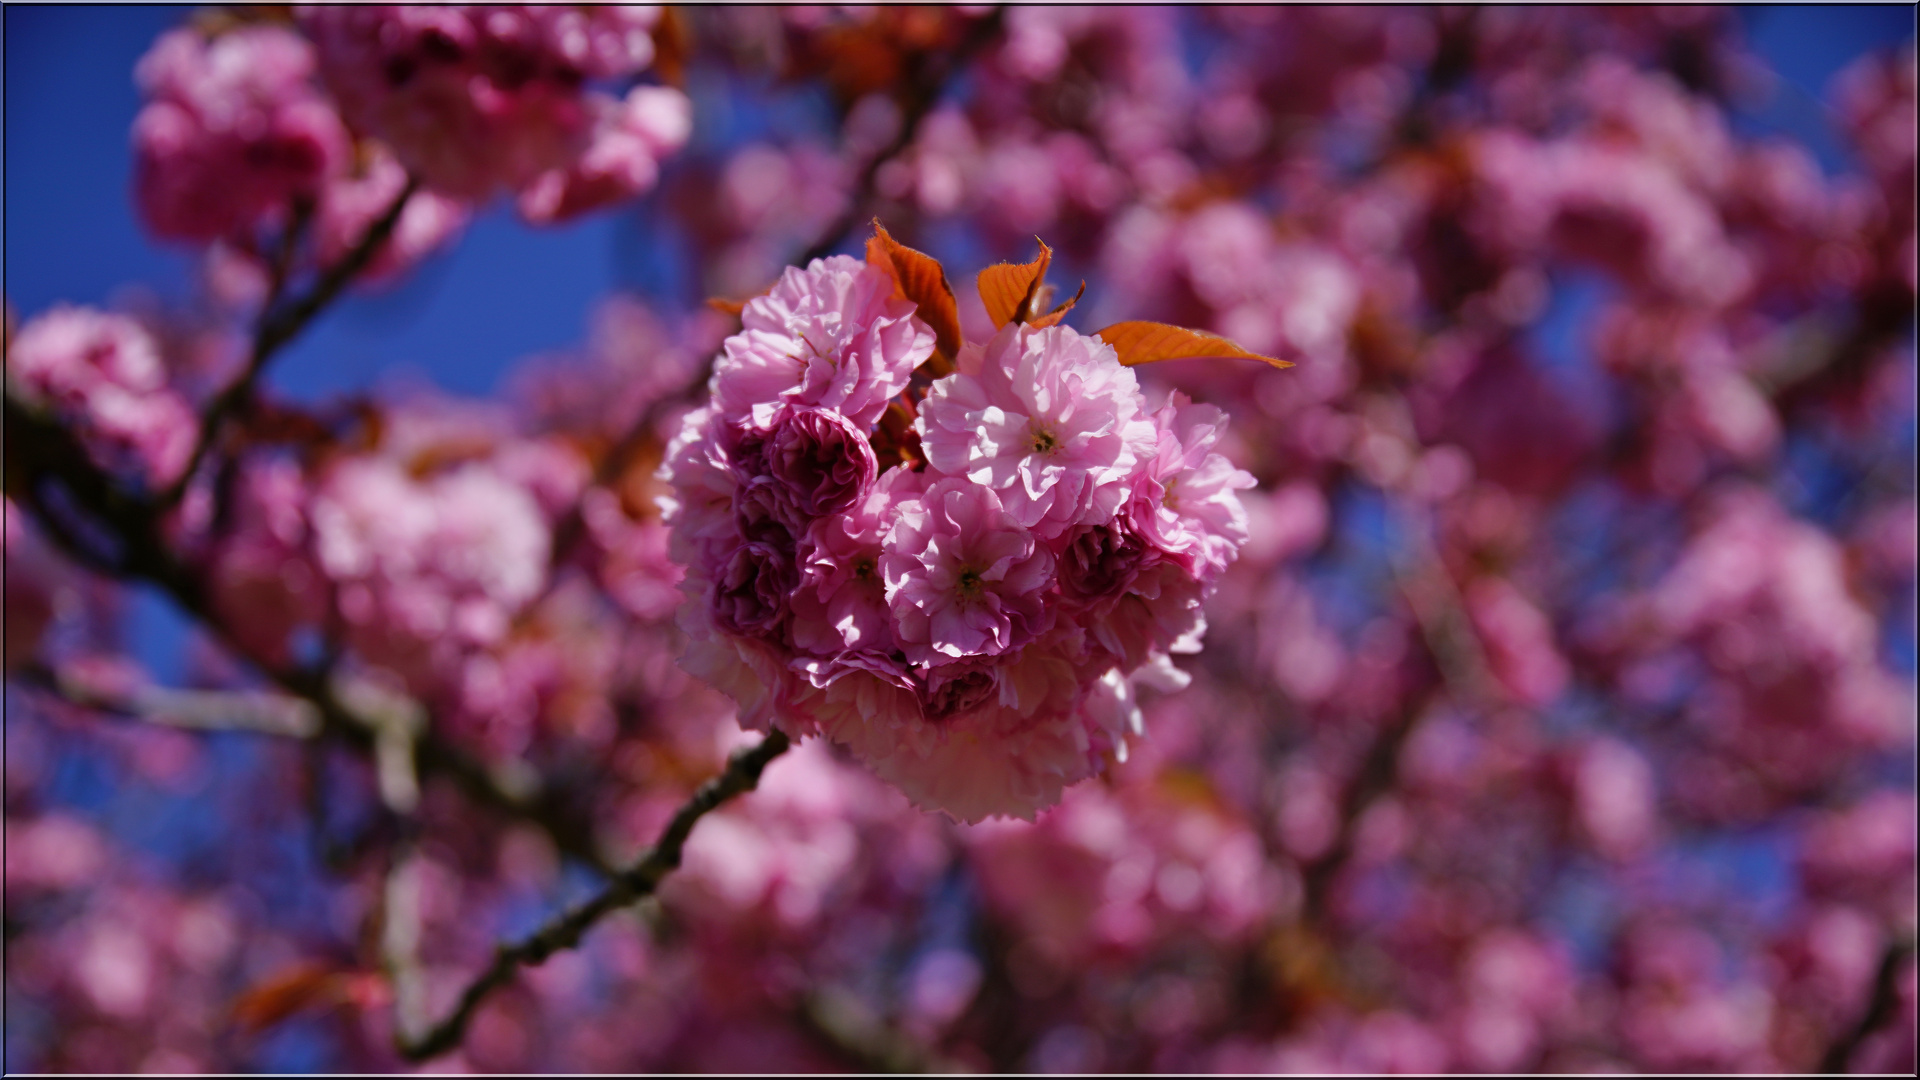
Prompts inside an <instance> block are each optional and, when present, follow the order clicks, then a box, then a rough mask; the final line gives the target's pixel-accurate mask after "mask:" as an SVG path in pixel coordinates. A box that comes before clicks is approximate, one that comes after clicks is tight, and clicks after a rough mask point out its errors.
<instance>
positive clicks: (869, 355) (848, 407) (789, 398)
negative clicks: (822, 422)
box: [713, 255, 933, 428]
mask: <svg viewBox="0 0 1920 1080" xmlns="http://www.w3.org/2000/svg"><path fill="white" fill-rule="evenodd" d="M913 311H914V305H913V304H912V303H910V302H908V301H906V300H898V299H895V298H894V296H893V279H892V278H890V277H888V276H887V274H885V273H884V272H882V271H880V270H878V269H876V268H874V267H871V266H868V265H867V264H865V263H863V262H860V261H859V260H857V259H852V258H849V257H847V256H845V255H835V256H833V257H831V258H827V259H816V260H814V262H813V263H812V264H811V265H809V266H808V267H807V268H806V269H805V270H800V269H798V268H793V267H789V268H788V269H787V271H786V273H785V274H783V275H781V277H780V281H779V283H778V284H776V285H775V286H774V287H773V290H772V291H771V292H769V293H768V294H767V295H765V296H762V297H757V298H755V299H754V300H752V301H751V302H749V303H748V304H747V306H746V309H745V310H744V311H743V312H742V313H741V325H742V329H741V331H740V333H738V334H735V335H734V336H732V337H730V338H728V339H727V341H726V345H725V347H724V352H723V353H722V354H721V356H720V358H719V359H718V360H717V361H716V362H715V363H714V369H713V397H714V403H715V404H716V405H717V406H718V407H719V410H720V414H721V415H722V416H723V417H725V418H726V419H727V420H729V421H733V422H735V423H748V422H751V423H753V424H754V425H756V426H758V427H761V428H767V427H770V426H772V422H773V418H774V416H775V414H776V413H777V412H778V411H779V409H780V408H781V406H783V405H787V404H793V405H814V406H818V407H820V408H824V409H835V410H838V411H839V412H840V413H841V414H843V415H844V416H846V418H847V419H848V420H849V421H851V422H852V423H853V424H855V425H857V426H859V427H862V428H865V427H868V426H871V425H872V424H873V423H874V422H875V421H877V420H879V419H880V414H881V413H882V412H884V411H885V410H886V407H887V401H888V400H889V399H891V398H892V397H893V396H894V395H896V394H898V393H899V392H900V391H902V390H904V389H906V385H907V379H908V378H909V377H910V376H911V375H912V374H913V369H914V368H916V367H919V366H920V364H921V363H922V362H923V361H925V360H926V359H927V357H929V356H932V355H933V331H932V330H930V329H928V328H927V325H926V324H925V323H922V322H920V321H919V320H918V319H915V318H913Z"/></svg>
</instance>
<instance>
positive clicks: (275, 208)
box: [133, 26, 349, 240]
mask: <svg viewBox="0 0 1920 1080" xmlns="http://www.w3.org/2000/svg"><path fill="white" fill-rule="evenodd" d="M313 69H314V58H313V50H312V48H311V47H310V46H309V45H308V44H307V43H306V41H305V40H303V39H302V38H301V37H300V36H299V35H297V34H294V33H291V32H289V31H287V30H284V29H282V28H280V27H275V26H247V27H241V28H239V29H236V30H232V31H230V32H228V33H225V34H222V35H220V36H219V37H216V38H214V39H213V40H211V41H209V40H206V39H205V38H203V37H201V36H200V34H198V33H196V32H195V31H192V30H174V31H170V32H168V33H166V34H163V35H161V37H160V39H159V40H158V41H157V42H155V43H154V46H153V48H152V49H151V50H149V51H148V52H147V54H146V56H144V57H142V58H141V60H140V65H139V67H138V68H136V69H135V73H134V77H135V78H136V79H137V80H138V81H139V83H140V88H141V89H142V90H143V91H144V92H145V93H146V95H147V97H148V99H149V100H148V104H147V105H146V107H145V108H143V109H141V110H140V115H139V116H137V117H136V118H135V119H134V122H133V150H134V192H135V197H136V201H137V202H138V204H139V207H140V212H141V216H142V217H144V218H145V219H146V222H147V225H148V226H149V227H150V228H152V229H153V231H154V232H156V233H158V234H159V235H161V236H163V237H167V238H169V239H177V240H215V239H219V238H222V237H228V236H233V235H235V234H244V233H245V232H246V231H247V230H249V229H251V228H252V227H253V226H255V225H256V224H258V223H259V222H261V221H262V220H264V219H266V218H268V217H270V216H275V215H284V214H285V213H286V212H287V210H288V207H289V205H290V203H291V202H292V200H293V199H294V198H296V197H300V196H306V197H309V198H311V197H314V196H317V195H318V194H319V192H320V188H321V186H322V185H323V184H324V183H325V181H326V180H327V178H328V177H329V176H330V175H332V174H333V173H334V172H336V171H338V170H339V168H340V167H341V166H342V165H343V164H344V162H345V161H346V158H347V156H348V152H349V145H348V144H349V140H348V136H347V131H346V128H345V127H344V126H343V125H342V124H341V123H340V118H339V117H338V116H336V115H335V114H334V111H333V107H332V106H331V105H329V104H328V103H327V102H326V100H325V99H323V98H322V97H321V96H320V94H319V92H318V90H317V88H316V87H315V86H314V85H313V81H312V76H313Z"/></svg>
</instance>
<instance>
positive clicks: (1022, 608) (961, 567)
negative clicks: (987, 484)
mask: <svg viewBox="0 0 1920 1080" xmlns="http://www.w3.org/2000/svg"><path fill="white" fill-rule="evenodd" d="M1053 564H1054V560H1053V555H1052V553H1051V552H1049V551H1048V550H1047V549H1046V548H1045V547H1044V546H1042V545H1040V544H1038V543H1036V542H1035V537H1034V534H1033V533H1032V532H1031V531H1029V530H1028V529H1026V528H1024V527H1022V526H1021V525H1020V523H1019V522H1018V521H1016V520H1014V518H1013V517H1012V515H1010V514H1008V513H1007V511H1006V510H1005V509H1004V508H1003V507H1002V506H1001V503H1000V499H999V497H998V496H996V495H995V494H994V493H993V492H992V491H990V490H988V489H986V488H982V487H978V486H975V485H972V484H969V483H966V482H965V481H961V480H942V481H940V482H939V483H937V484H934V485H933V486H932V487H930V488H928V489H927V493H926V494H925V495H923V496H921V497H920V498H919V499H917V500H914V501H911V502H908V503H906V504H904V505H902V506H901V507H900V516H899V519H898V520H897V521H895V522H894V526H893V530H892V531H891V532H890V533H888V535H887V543H886V552H885V554H884V555H882V556H881V559H880V568H881V572H882V573H883V574H884V575H885V576H886V582H887V603H888V605H889V606H890V607H891V608H892V610H893V614H894V618H895V619H897V620H898V621H899V630H900V644H901V647H902V648H903V649H905V650H906V654H907V658H908V659H910V660H912V661H914V662H915V663H928V664H938V663H941V662H943V661H945V660H950V659H961V658H965V657H970V656H997V655H999V654H1001V653H1004V652H1006V651H1008V650H1010V649H1016V648H1018V647H1020V646H1021V645H1024V644H1026V643H1027V642H1028V641H1030V640H1032V639H1033V637H1034V636H1035V635H1036V634H1038V633H1040V632H1041V631H1043V630H1045V629H1046V628H1047V625H1048V624H1049V623H1050V622H1051V621H1052V612H1051V611H1050V610H1049V609H1048V607H1047V605H1046V603H1045V599H1044V597H1043V595H1042V593H1043V591H1044V590H1045V589H1046V588H1047V586H1048V585H1050V584H1051V583H1052V580H1053Z"/></svg>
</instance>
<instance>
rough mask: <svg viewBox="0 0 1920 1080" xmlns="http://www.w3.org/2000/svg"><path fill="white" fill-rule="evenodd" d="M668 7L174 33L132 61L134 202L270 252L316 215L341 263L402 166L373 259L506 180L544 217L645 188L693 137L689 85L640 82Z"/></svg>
mask: <svg viewBox="0 0 1920 1080" xmlns="http://www.w3.org/2000/svg"><path fill="white" fill-rule="evenodd" d="M660 18H661V13H660V9H659V8H658V7H644V6H641V7H634V6H626V7H594V8H571V7H499V6H485V7H482V6H472V7H467V6H449V7H412V6H377V5H376V6H356V7H352V8H334V7H311V8H301V9H299V10H298V11H296V12H294V13H293V17H292V18H291V19H290V20H289V19H285V18H282V17H278V16H273V15H258V16H253V17H250V18H244V19H243V18H234V17H223V18H222V19H210V20H205V21H203V22H202V23H201V24H200V25H198V26H195V27H191V28H183V29H179V30H173V31H169V32H168V33H167V34H165V35H163V36H162V37H161V38H160V40H159V41H158V42H156V43H155V44H154V47H153V48H152V49H151V50H150V51H149V52H148V54H147V55H146V56H145V57H144V58H142V60H141V62H140V64H139V67H138V68H137V70H136V72H135V75H136V80H137V82H138V83H139V85H140V88H141V90H142V92H143V93H144V95H145V97H146V105H145V106H144V108H143V109H142V110H141V112H140V115H139V117H138V118H137V119H136V121H135V123H134V128H133V145H134V158H135V184H134V186H135V193H136V202H137V204H138V206H139V209H140V211H141V214H142V216H143V218H144V219H145V220H146V222H147V224H148V225H149V226H150V227H151V228H152V229H153V231H154V232H155V233H156V234H157V235H159V236H161V237H164V238H167V239H172V240H183V241H194V242H210V241H219V242H221V244H222V245H223V247H230V248H235V249H238V251H240V252H242V253H246V254H248V255H251V256H254V257H256V258H264V257H266V256H268V255H269V254H270V252H269V251H268V250H267V249H266V247H265V246H264V245H263V244H262V243H261V238H260V237H259V236H258V235H257V234H258V233H259V231H260V230H261V229H263V228H267V229H274V230H288V229H294V228H299V227H304V226H305V225H306V224H307V223H308V222H310V223H311V226H312V228H313V231H314V237H315V240H316V245H317V253H318V255H319V257H320V259H321V261H322V262H323V263H327V264H332V263H337V262H338V261H339V259H340V258H341V257H342V256H344V254H345V253H346V252H347V251H348V250H350V249H351V248H352V247H353V246H354V245H355V244H357V243H358V242H359V241H360V238H361V237H362V236H363V235H365V233H366V231H367V229H368V228H369V226H371V225H372V224H373V223H374V221H375V220H376V219H378V218H379V217H380V216H381V213H382V212H383V211H384V210H385V209H386V207H387V206H388V205H389V204H390V203H392V202H393V201H394V200H395V199H396V198H397V197H398V196H399V195H400V194H401V192H402V190H403V188H404V187H405V185H406V182H407V179H408V177H410V176H411V177H413V178H415V179H416V180H418V181H419V182H420V184H421V185H422V187H423V190H422V191H420V192H418V193H417V194H415V195H414V196H413V197H412V198H410V199H409V200H408V202H407V204H406V206H405V208H404V211H403V213H402V215H401V217H400V218H399V220H398V221H397V222H396V224H395V226H394V228H393V232H392V242H391V243H390V244H388V245H386V246H384V247H383V248H382V249H381V252H380V258H379V261H378V262H377V263H376V265H375V270H376V271H380V270H392V269H396V268H398V267H400V266H404V265H405V264H407V263H410V262H413V261H417V260H418V259H420V258H421V257H423V256H424V255H426V254H428V253H429V252H431V251H433V250H434V249H435V248H437V247H439V246H441V245H442V244H444V243H445V242H446V241H447V240H449V239H450V238H451V237H452V236H453V235H454V234H456V233H457V232H458V231H459V230H460V228H461V227H462V226H463V225H464V224H465V221H466V218H467V216H468V214H469V213H470V211H471V210H472V209H473V208H475V207H477V206H480V205H482V204H484V203H485V202H487V201H488V200H489V199H491V198H493V197H494V196H496V195H498V194H501V193H503V192H504V193H506V194H509V195H511V196H512V197H513V198H514V200H515V203H516V206H517V208H518V210H519V212H520V214H521V216H522V217H524V218H526V219H527V220H528V221H530V222H533V223H536V224H548V223H553V222H558V221H562V220H566V219H569V218H573V217H576V216H578V215H580V214H582V213H586V212H589V211H592V210H596V209H599V208H601V207H604V206H607V205H610V204H612V203H615V202H618V201H620V200H622V199H626V198H630V197H632V196H635V195H639V194H642V193H644V192H646V191H649V190H651V189H652V188H653V187H654V185H655V184H656V183H657V182H658V180H659V169H660V161H661V159H663V158H665V157H666V156H667V155H669V154H671V153H672V152H674V151H675V150H677V149H679V148H680V146H681V145H682V144H684V143H685V142H686V140H687V137H688V135H689V133H690V129H691V109H690V105H689V102H688V99H687V97H686V95H685V94H683V93H682V92H681V91H679V90H677V89H674V88H672V87H668V86H658V85H650V84H641V83H637V82H636V79H637V77H638V76H639V75H640V74H641V73H642V72H643V71H645V69H646V68H647V67H648V66H649V65H650V64H651V63H652V61H653V59H654V54H655V46H654V39H653V32H654V30H655V29H656V27H657V25H658V23H659V21H660ZM622 86H624V89H620V88H621V87H622ZM615 90H619V91H620V92H618V93H616V92H615ZM227 253H228V254H231V253H232V252H231V251H228V252H227Z"/></svg>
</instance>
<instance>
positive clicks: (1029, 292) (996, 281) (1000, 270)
mask: <svg viewBox="0 0 1920 1080" xmlns="http://www.w3.org/2000/svg"><path fill="white" fill-rule="evenodd" d="M1034 239H1035V240H1036V241H1038V242H1039V244H1040V257H1039V258H1037V259H1035V260H1033V261H1032V262H1028V263H1020V264H1019V265H1017V266H1016V265H1014V264H1013V263H998V264H996V265H993V266H989V267H987V268H986V269H985V270H982V271H980V301H981V302H982V303H984V304H985V305H986V306H987V315H988V316H989V317H990V318H992V319H993V325H994V326H995V327H996V328H998V327H1002V326H1005V325H1007V324H1008V323H1010V322H1014V321H1015V320H1018V321H1020V322H1026V321H1027V320H1028V318H1030V317H1031V315H1032V310H1031V308H1032V304H1033V298H1034V297H1036V296H1038V295H1040V288H1041V286H1042V285H1043V284H1044V283H1045V282H1046V280H1047V265H1048V264H1049V263H1051V262H1053V249H1052V248H1050V247H1048V246H1047V242H1046V241H1045V240H1041V239H1040V238H1039V237H1037V236H1036V237H1034Z"/></svg>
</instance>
